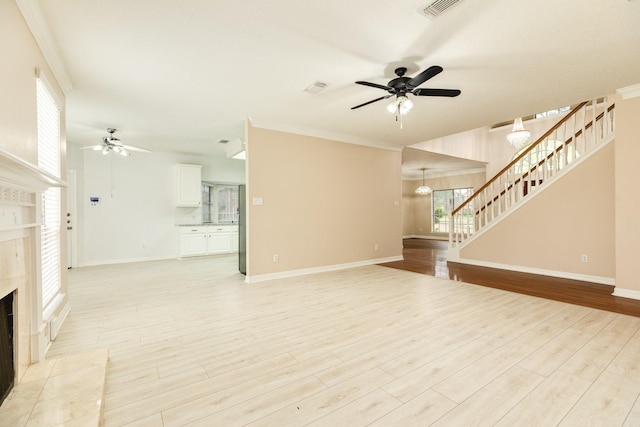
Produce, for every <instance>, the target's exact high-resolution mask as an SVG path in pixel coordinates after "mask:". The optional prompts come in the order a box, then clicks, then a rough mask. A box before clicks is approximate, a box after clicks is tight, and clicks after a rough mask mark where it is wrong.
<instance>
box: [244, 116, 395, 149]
mask: <svg viewBox="0 0 640 427" xmlns="http://www.w3.org/2000/svg"><path fill="white" fill-rule="evenodd" d="M249 121H250V122H251V125H252V127H254V128H261V129H268V130H274V131H278V132H287V133H292V134H296V135H304V136H311V137H315V138H322V139H328V140H332V141H338V142H344V143H347V144H354V145H362V146H365V147H371V148H379V149H382V150H390V151H402V149H403V148H404V147H402V146H397V145H391V144H389V143H388V142H384V141H378V140H373V139H363V138H357V137H354V136H350V135H344V134H339V133H333V132H327V131H326V130H322V129H316V128H311V127H306V126H298V125H293V124H288V123H279V122H275V121H272V120H263V119H256V118H251V117H250V118H249Z"/></svg>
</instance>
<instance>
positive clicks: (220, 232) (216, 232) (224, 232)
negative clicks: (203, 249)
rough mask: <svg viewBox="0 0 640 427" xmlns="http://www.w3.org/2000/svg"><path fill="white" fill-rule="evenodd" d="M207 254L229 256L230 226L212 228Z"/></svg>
mask: <svg viewBox="0 0 640 427" xmlns="http://www.w3.org/2000/svg"><path fill="white" fill-rule="evenodd" d="M209 229H210V231H209V240H208V244H207V253H209V254H228V253H230V252H231V228H230V227H229V226H224V225H222V226H210V227H209Z"/></svg>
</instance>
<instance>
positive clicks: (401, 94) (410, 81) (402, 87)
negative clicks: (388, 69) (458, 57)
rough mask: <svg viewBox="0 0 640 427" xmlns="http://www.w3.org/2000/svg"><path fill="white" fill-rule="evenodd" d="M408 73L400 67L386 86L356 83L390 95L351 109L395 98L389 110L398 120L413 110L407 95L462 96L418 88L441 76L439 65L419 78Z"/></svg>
mask: <svg viewBox="0 0 640 427" xmlns="http://www.w3.org/2000/svg"><path fill="white" fill-rule="evenodd" d="M406 72H407V68H406V67H398V68H396V69H395V73H396V76H398V77H396V78H395V79H393V80H391V81H390V82H389V83H387V85H386V86H384V85H380V84H377V83H370V82H363V81H357V82H356V83H357V84H359V85H364V86H371V87H375V88H377V89H382V90H385V91H387V92H389V94H388V95H385V96H381V97H380V98H376V99H373V100H371V101H368V102H365V103H364V104H360V105H356V106H355V107H351V109H352V110H355V109H356V108H360V107H364V106H365V105H369V104H372V103H374V102H377V101H380V100H383V99H387V98H391V97H392V96H395V97H396V99H395V100H394V101H393V102H392V103H391V104H389V106H388V107H387V110H388V111H389V112H390V113H396V119H397V116H398V115H404V114H407V113H408V112H409V110H411V107H413V102H412V101H411V100H410V99H409V98H408V97H407V94H409V93H410V94H412V95H415V96H445V97H450V98H452V97H455V96H458V95H460V93H462V92H460V90H458V89H426V88H418V86H420V85H421V84H422V83H424V82H426V81H427V80H429V79H430V78H432V77H435V76H436V75H438V74H440V73H441V72H442V67H440V66H438V65H433V66H431V67H429V68H427V69H426V70H424V71H423V72H421V73H420V74H418V75H417V76H415V77H413V78H411V77H405V73H406Z"/></svg>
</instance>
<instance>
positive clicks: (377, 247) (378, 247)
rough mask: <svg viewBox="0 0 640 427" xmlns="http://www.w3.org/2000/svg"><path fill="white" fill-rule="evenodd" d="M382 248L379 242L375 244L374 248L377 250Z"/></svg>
mask: <svg viewBox="0 0 640 427" xmlns="http://www.w3.org/2000/svg"><path fill="white" fill-rule="evenodd" d="M379 249H380V246H378V244H377V243H376V244H375V245H373V250H374V251H377V250H379Z"/></svg>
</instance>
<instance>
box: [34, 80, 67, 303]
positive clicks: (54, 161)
mask: <svg viewBox="0 0 640 427" xmlns="http://www.w3.org/2000/svg"><path fill="white" fill-rule="evenodd" d="M36 86H37V88H36V93H37V117H38V167H39V168H40V169H42V170H44V171H46V172H48V173H50V174H51V175H54V176H56V177H60V107H59V106H58V104H57V103H56V101H55V99H54V98H53V96H52V91H51V90H50V89H49V86H48V84H47V82H46V81H45V80H43V79H42V78H38V79H37V80H36ZM60 225H61V216H60V188H57V187H51V188H49V189H48V190H46V191H45V192H44V193H42V226H41V227H40V257H41V279H42V308H44V307H46V306H47V304H49V303H50V302H51V301H52V300H53V298H54V297H55V296H56V294H57V293H58V291H59V290H60V287H61V283H62V279H61V276H60V265H61V263H60V258H61V253H60Z"/></svg>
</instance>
